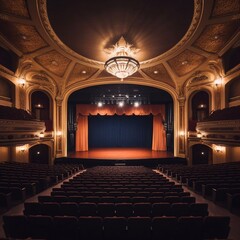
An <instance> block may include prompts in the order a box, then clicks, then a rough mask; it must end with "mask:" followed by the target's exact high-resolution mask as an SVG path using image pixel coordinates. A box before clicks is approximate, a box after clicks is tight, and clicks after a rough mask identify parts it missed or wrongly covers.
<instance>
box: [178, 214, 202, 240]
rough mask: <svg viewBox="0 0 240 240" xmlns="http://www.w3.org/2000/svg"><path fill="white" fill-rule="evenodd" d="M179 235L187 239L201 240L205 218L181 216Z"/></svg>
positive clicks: (180, 237) (179, 219)
mask: <svg viewBox="0 0 240 240" xmlns="http://www.w3.org/2000/svg"><path fill="white" fill-rule="evenodd" d="M178 237H179V239H186V240H192V239H194V240H201V239H202V238H203V218H202V217H196V216H184V217H179V218H178Z"/></svg>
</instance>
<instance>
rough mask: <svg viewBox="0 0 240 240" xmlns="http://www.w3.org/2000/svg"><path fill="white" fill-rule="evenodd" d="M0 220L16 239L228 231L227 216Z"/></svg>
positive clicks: (214, 235) (150, 237) (223, 234)
mask: <svg viewBox="0 0 240 240" xmlns="http://www.w3.org/2000/svg"><path fill="white" fill-rule="evenodd" d="M3 221H4V225H3V227H4V230H5V233H6V236H7V237H9V238H18V239H25V238H29V237H31V238H35V239H66V240H67V239H86V240H87V239H88V240H89V239H102V240H108V239H111V240H112V239H119V240H120V239H121V240H122V239H145V240H159V239H171V240H172V239H173V240H175V239H176V240H177V239H178V240H179V239H189V240H192V239H199V240H200V239H226V238H227V237H228V233H229V230H230V228H229V222H230V218H229V217H219V216H205V217H200V216H182V217H179V218H177V217H174V216H158V217H154V218H150V217H129V218H126V217H117V216H113V217H105V218H102V217H98V216H86V217H79V218H77V217H74V216H55V217H51V216H42V215H36V216H24V215H5V216H3ZM56 236H57V238H56Z"/></svg>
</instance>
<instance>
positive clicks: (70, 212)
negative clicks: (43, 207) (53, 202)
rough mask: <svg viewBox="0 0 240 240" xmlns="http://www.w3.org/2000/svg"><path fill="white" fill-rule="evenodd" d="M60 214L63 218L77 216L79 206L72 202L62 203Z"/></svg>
mask: <svg viewBox="0 0 240 240" xmlns="http://www.w3.org/2000/svg"><path fill="white" fill-rule="evenodd" d="M60 209H61V213H62V215H63V216H78V215H79V206H78V204H77V203H74V202H63V203H61V205H60Z"/></svg>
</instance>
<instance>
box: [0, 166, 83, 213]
mask: <svg viewBox="0 0 240 240" xmlns="http://www.w3.org/2000/svg"><path fill="white" fill-rule="evenodd" d="M80 170H83V166H82V165H76V164H62V165H57V166H49V165H47V164H35V163H32V164H30V163H17V162H2V163H0V208H3V209H5V210H7V209H9V208H10V207H11V206H13V205H15V204H17V203H19V202H23V201H24V200H25V199H26V198H27V197H30V196H33V195H35V194H36V193H38V192H40V191H42V190H44V189H46V188H47V187H49V186H52V185H53V184H56V183H58V182H59V181H62V180H63V179H65V178H68V177H69V176H71V175H73V174H75V173H77V172H79V171H80Z"/></svg>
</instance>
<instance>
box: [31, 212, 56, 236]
mask: <svg viewBox="0 0 240 240" xmlns="http://www.w3.org/2000/svg"><path fill="white" fill-rule="evenodd" d="M28 221H29V231H30V236H31V237H32V238H39V239H51V238H52V237H53V218H52V217H51V216H40V215H36V216H29V217H28Z"/></svg>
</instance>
